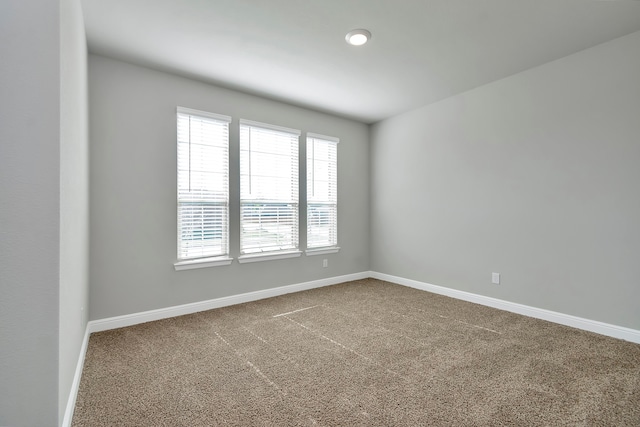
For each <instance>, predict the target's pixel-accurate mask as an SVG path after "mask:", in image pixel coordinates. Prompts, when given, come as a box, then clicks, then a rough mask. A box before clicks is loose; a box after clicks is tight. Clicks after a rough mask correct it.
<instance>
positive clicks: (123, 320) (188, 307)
mask: <svg viewBox="0 0 640 427" xmlns="http://www.w3.org/2000/svg"><path fill="white" fill-rule="evenodd" d="M368 277H369V272H368V271H366V272H362V273H354V274H347V275H345V276H337V277H329V278H327V279H320V280H314V281H311V282H304V283H298V284H295V285H288V286H280V287H278V288H271V289H264V290H261V291H255V292H247V293H244V294H239V295H231V296H228V297H222V298H216V299H211V300H207V301H198V302H194V303H190V304H183V305H176V306H173V307H166V308H160V309H157V310H150V311H143V312H141V313H133V314H125V315H123V316H116V317H110V318H107V319H100V320H92V321H90V322H89V325H88V328H89V333H92V332H100V331H107V330H110V329H116V328H123V327H125V326H133V325H137V324H140V323H145V322H152V321H154V320H161V319H167V318H169V317H176V316H183V315H185V314H192V313H197V312H199V311H206V310H212V309H214V308H221V307H227V306H230V305H235V304H242V303H245V302H251V301H257V300H261V299H265V298H271V297H276V296H279V295H284V294H289V293H292V292H300V291H306V290H308V289H314V288H320V287H323V286H329V285H337V284H338V283H343V282H349V281H351V280H360V279H366V278H368Z"/></svg>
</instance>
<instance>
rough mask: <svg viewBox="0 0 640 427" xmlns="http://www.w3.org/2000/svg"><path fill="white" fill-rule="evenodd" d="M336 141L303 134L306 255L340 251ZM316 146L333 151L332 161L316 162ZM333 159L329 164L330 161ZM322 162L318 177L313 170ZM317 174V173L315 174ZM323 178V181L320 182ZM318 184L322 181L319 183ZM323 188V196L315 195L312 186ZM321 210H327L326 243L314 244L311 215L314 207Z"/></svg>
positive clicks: (313, 222) (316, 222) (311, 134)
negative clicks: (305, 183)
mask: <svg viewBox="0 0 640 427" xmlns="http://www.w3.org/2000/svg"><path fill="white" fill-rule="evenodd" d="M339 143H340V139H339V138H336V137H332V136H326V135H320V134H317V133H311V132H308V133H307V250H306V251H305V253H306V254H307V255H324V254H329V253H335V252H338V251H339V250H340V247H339V246H338V193H337V192H338V144H339ZM316 144H325V145H326V146H327V147H328V149H329V150H335V155H334V156H333V158H332V159H331V158H330V159H328V160H327V161H325V160H322V161H321V160H318V159H317V158H316V155H315V153H316V149H317V145H316ZM332 160H333V161H332ZM320 162H323V163H325V165H324V166H325V167H326V174H325V176H322V177H319V176H317V175H316V168H318V167H319V166H320V165H319V163H320ZM318 173H319V172H318ZM321 178H323V179H321ZM321 181H322V182H321ZM321 183H322V184H323V185H326V186H327V191H326V192H325V194H323V195H321V196H320V195H316V194H315V189H316V186H319V185H320V184H321ZM321 207H325V208H326V209H325V210H328V211H329V215H330V218H329V223H328V230H326V231H327V233H328V239H327V241H325V242H323V243H320V244H314V243H312V238H311V237H310V236H311V235H312V234H313V233H314V231H317V228H318V220H317V219H316V218H314V217H313V216H314V215H315V214H317V212H318V208H321Z"/></svg>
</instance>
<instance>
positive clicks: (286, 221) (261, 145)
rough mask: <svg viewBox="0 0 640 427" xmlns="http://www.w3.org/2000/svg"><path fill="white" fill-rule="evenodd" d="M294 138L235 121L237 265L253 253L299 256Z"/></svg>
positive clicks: (295, 135)
mask: <svg viewBox="0 0 640 427" xmlns="http://www.w3.org/2000/svg"><path fill="white" fill-rule="evenodd" d="M299 136H300V131H297V130H293V129H287V128H283V127H279V126H272V125H267V124H263V123H256V122H250V121H248V120H240V254H241V258H240V261H241V262H247V261H248V260H250V259H251V258H252V257H251V255H258V254H261V255H265V254H275V255H277V254H284V253H290V254H295V253H296V252H297V253H298V254H297V255H298V256H299V251H298V223H299V221H298V209H299V206H298V144H299V141H298V137H299ZM243 256H244V258H242V257H243ZM292 256H296V255H292Z"/></svg>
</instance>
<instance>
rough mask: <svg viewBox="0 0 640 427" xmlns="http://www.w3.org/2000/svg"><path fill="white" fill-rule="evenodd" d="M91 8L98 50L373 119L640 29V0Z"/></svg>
mask: <svg viewBox="0 0 640 427" xmlns="http://www.w3.org/2000/svg"><path fill="white" fill-rule="evenodd" d="M83 8H84V14H85V23H86V31H87V39H88V43H89V50H90V51H91V52H93V53H97V54H101V55H106V56H110V57H114V58H118V59H122V60H125V61H129V62H133V63H137V64H141V65H145V66H149V67H153V68H157V69H161V70H165V71H170V72H173V73H177V74H181V75H185V76H187V77H191V78H195V79H198V80H202V81H206V82H210V83H215V84H217V85H221V86H225V87H230V88H233V89H238V90H241V91H244V92H248V93H253V94H258V95H262V96H265V97H269V98H273V99H277V100H281V101H285V102H289V103H292V104H295V105H301V106H305V107H310V108H313V109H316V110H320V111H326V112H330V113H333V114H337V115H341V116H345V117H348V118H352V119H356V120H360V121H363V122H366V123H372V122H375V121H378V120H380V119H383V118H386V117H390V116H393V115H396V114H399V113H401V112H404V111H407V110H410V109H412V108H415V107H418V106H422V105H425V104H429V103H432V102H435V101H438V100H440V99H444V98H446V97H449V96H452V95H455V94H457V93H460V92H463V91H466V90H469V89H472V88H474V87H478V86H480V85H483V84H486V83H489V82H491V81H495V80H498V79H500V78H503V77H506V76H509V75H511V74H514V73H517V72H520V71H523V70H526V69H528V68H531V67H535V66H537V65H540V64H543V63H546V62H549V61H552V60H555V59H558V58H561V57H563V56H566V55H569V54H571V53H574V52H577V51H579V50H582V49H585V48H588V47H591V46H594V45H596V44H599V43H603V42H605V41H608V40H611V39H613V38H616V37H620V36H623V35H626V34H629V33H632V32H634V31H640V1H637V0H413V1H411V0H268V1H267V0H83ZM356 28H366V29H368V30H369V31H371V33H372V34H373V37H372V39H371V41H370V42H369V43H368V44H366V45H365V46H362V47H354V46H350V45H348V44H347V43H346V42H345V40H344V37H345V34H346V33H347V32H348V31H349V30H352V29H356ZM638 54H639V55H640V52H639V53H638Z"/></svg>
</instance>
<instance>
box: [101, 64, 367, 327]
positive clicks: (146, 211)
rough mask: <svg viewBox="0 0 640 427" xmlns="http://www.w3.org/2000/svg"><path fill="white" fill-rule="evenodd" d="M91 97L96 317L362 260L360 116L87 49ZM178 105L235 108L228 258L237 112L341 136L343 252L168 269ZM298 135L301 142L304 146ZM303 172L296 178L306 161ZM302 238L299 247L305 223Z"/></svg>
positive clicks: (355, 266)
mask: <svg viewBox="0 0 640 427" xmlns="http://www.w3.org/2000/svg"><path fill="white" fill-rule="evenodd" d="M89 99H90V102H89V111H90V114H89V115H90V140H91V148H90V178H91V179H90V182H91V184H90V192H91V196H90V211H91V214H90V218H91V221H90V222H91V226H90V227H91V234H90V236H91V243H90V249H91V250H90V252H91V255H90V259H91V261H90V282H91V287H90V316H91V318H92V319H102V318H107V317H112V316H117V315H122V314H129V313H137V312H141V311H145V310H151V309H157V308H162V307H169V306H175V305H179V304H185V303H190V302H196V301H202V300H207V299H212V298H219V297H224V296H229V295H236V294H241V293H245V292H251V291H256V290H261V289H268V288H272V287H278V286H284V285H289V284H296V283H302V282H307V281H311V280H317V279H322V278H327V277H333V276H340V275H344V274H350V273H356V272H362V271H367V270H368V269H369V249H368V248H369V213H368V207H369V181H368V177H369V170H368V168H369V157H368V150H369V145H368V138H369V129H368V127H367V126H366V125H364V124H362V123H358V122H354V121H350V120H346V119H342V118H337V117H334V116H330V115H326V114H322V113H317V112H313V111H310V110H305V109H302V108H298V107H293V106H290V105H287V104H282V103H279V102H275V101H269V100H266V99H263V98H259V97H255V96H250V95H245V94H242V93H239V92H234V91H231V90H227V89H222V88H219V87H215V86H212V85H208V84H204V83H200V82H196V81H192V80H189V79H185V78H181V77H176V76H174V75H171V74H166V73H163V72H159V71H152V70H150V69H146V68H142V67H138V66H134V65H129V64H126V63H123V62H120V61H116V60H112V59H108V58H105V57H101V56H95V55H89ZM176 106H182V107H188V108H194V109H198V110H204V111H209V112H213V113H219V114H225V115H229V116H232V117H233V123H232V125H231V128H230V158H231V169H230V187H231V200H230V227H231V245H230V252H231V256H233V257H234V258H237V256H238V253H239V232H240V231H239V230H240V225H239V219H238V218H239V200H238V197H237V195H238V194H239V170H238V156H239V144H238V120H239V119H240V118H243V119H248V120H255V121H259V122H264V123H271V124H275V125H280V126H285V127H289V128H294V129H300V130H301V131H302V132H303V137H304V132H316V133H320V134H323V135H330V136H335V137H338V138H340V144H339V147H338V203H339V207H338V211H339V212H338V222H339V225H338V227H339V229H338V233H339V236H338V243H339V246H340V247H341V250H340V252H339V253H336V254H329V255H322V256H306V255H304V254H303V255H302V256H301V257H300V258H291V259H284V260H276V261H265V262H255V263H248V264H239V263H238V262H237V260H235V261H234V262H233V263H232V264H231V265H229V266H224V267H212V268H204V269H197V270H188V271H178V272H176V271H175V270H174V267H173V263H174V262H175V261H176V234H177V232H176V228H177V225H176V221H177V216H176V185H177V184H176V151H177V148H176ZM301 141H302V142H304V139H302V138H301ZM304 146H305V144H304V143H301V156H302V154H303V153H304V151H302V149H303V147H304ZM302 163H305V162H302ZM300 173H301V175H300V176H301V178H302V179H301V184H302V183H304V182H305V180H306V175H305V174H304V168H303V167H301V170H300ZM301 188H304V185H301ZM302 200H304V199H303V198H302V197H301V201H302ZM301 219H302V218H301ZM302 224H304V222H302ZM303 230H304V226H303ZM301 244H302V246H301V248H302V249H304V233H301ZM324 258H326V259H328V261H329V266H328V267H327V268H323V267H322V259H324Z"/></svg>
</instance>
